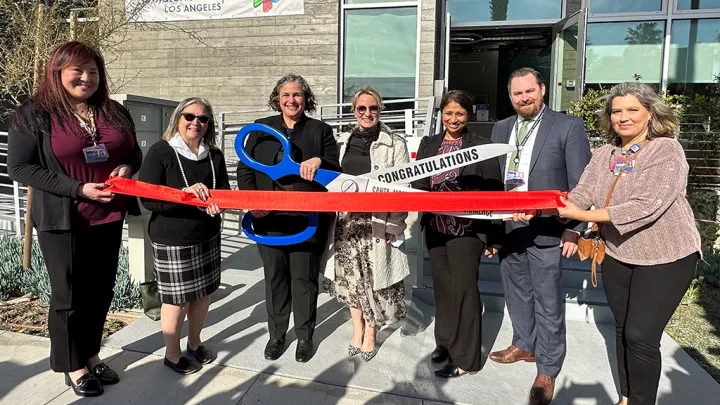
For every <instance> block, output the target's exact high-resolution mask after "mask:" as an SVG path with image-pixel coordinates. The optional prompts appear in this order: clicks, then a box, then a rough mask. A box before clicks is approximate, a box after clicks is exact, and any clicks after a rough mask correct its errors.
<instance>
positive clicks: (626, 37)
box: [585, 21, 665, 88]
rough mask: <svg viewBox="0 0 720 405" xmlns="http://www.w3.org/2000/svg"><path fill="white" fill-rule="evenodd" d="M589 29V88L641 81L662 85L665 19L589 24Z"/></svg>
mask: <svg viewBox="0 0 720 405" xmlns="http://www.w3.org/2000/svg"><path fill="white" fill-rule="evenodd" d="M587 32H588V35H587V48H586V49H587V50H586V53H585V61H586V62H585V63H586V69H585V83H586V87H588V88H597V87H599V86H602V87H610V86H613V85H615V84H618V83H623V82H629V81H634V80H639V81H641V82H643V83H648V84H650V85H654V87H655V88H659V86H660V80H661V78H662V49H663V41H664V39H665V23H664V22H662V21H653V22H637V21H636V22H621V23H598V24H588V31H587Z"/></svg>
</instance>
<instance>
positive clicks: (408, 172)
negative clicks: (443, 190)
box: [361, 143, 515, 183]
mask: <svg viewBox="0 0 720 405" xmlns="http://www.w3.org/2000/svg"><path fill="white" fill-rule="evenodd" d="M513 150H515V148H514V147H513V146H511V145H508V144H504V143H491V144H485V145H477V146H473V147H472V148H467V149H460V150H458V151H455V152H452V153H446V154H442V155H437V156H433V157H429V158H427V159H421V160H416V161H414V162H410V163H406V164H404V165H399V166H394V167H391V168H388V169H383V170H378V171H375V172H370V173H365V174H363V175H361V177H367V178H370V179H374V180H377V181H381V182H383V183H409V182H411V181H415V180H420V179H424V178H426V177H430V176H432V175H435V174H440V173H443V172H446V171H448V170H452V169H457V168H460V167H463V166H467V165H469V164H472V163H477V162H482V161H483V160H487V159H492V158H494V157H498V156H502V155H506V154H508V153H512V151H513Z"/></svg>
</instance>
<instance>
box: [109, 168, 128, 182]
mask: <svg viewBox="0 0 720 405" xmlns="http://www.w3.org/2000/svg"><path fill="white" fill-rule="evenodd" d="M113 177H123V178H126V179H129V178H131V177H132V168H131V167H130V166H128V165H120V166H118V167H116V168H115V170H113V171H112V173H110V178H113Z"/></svg>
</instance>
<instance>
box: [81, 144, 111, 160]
mask: <svg viewBox="0 0 720 405" xmlns="http://www.w3.org/2000/svg"><path fill="white" fill-rule="evenodd" d="M83 154H84V155H85V162H87V163H100V162H106V161H107V160H108V158H109V157H110V156H109V155H108V151H107V148H106V147H105V145H104V144H102V143H101V144H98V145H93V146H90V147H87V148H84V149H83Z"/></svg>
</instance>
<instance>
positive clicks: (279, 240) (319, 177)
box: [235, 123, 514, 246]
mask: <svg viewBox="0 0 720 405" xmlns="http://www.w3.org/2000/svg"><path fill="white" fill-rule="evenodd" d="M255 131H258V132H264V133H267V134H269V135H271V136H273V137H274V138H276V139H277V140H278V141H279V142H280V145H281V147H282V149H283V152H284V153H283V158H282V160H280V162H279V163H277V164H275V165H273V166H268V165H265V164H263V163H260V162H258V161H257V160H255V159H253V158H252V157H251V156H250V155H249V154H248V153H247V151H246V150H245V139H246V138H247V137H248V136H249V135H250V133H252V132H255ZM504 146H505V148H504V149H507V148H509V147H508V146H507V145H504ZM501 149H502V148H501ZM513 150H514V149H513ZM235 151H236V152H237V154H238V157H239V158H240V161H241V162H242V163H244V164H245V165H246V166H248V167H249V168H251V169H254V170H257V171H259V172H261V173H265V174H266V175H267V176H268V177H270V178H271V179H273V180H278V179H280V178H282V177H285V176H290V175H298V176H299V175H300V164H299V163H297V162H296V161H294V160H293V159H292V157H291V151H292V147H291V145H290V140H289V139H288V138H287V137H286V136H285V135H284V134H283V133H282V132H280V131H278V130H277V129H275V128H272V127H270V126H268V125H265V124H257V123H255V124H249V125H246V126H244V127H243V128H242V129H240V131H238V133H237V136H236V137H235ZM507 152H508V151H507V150H500V152H497V151H494V152H489V153H488V156H487V157H486V158H490V157H494V156H499V155H501V154H505V153H507ZM313 181H314V182H316V183H319V184H320V185H322V186H323V187H325V188H326V189H327V190H328V191H337V192H346V193H347V192H369V191H375V190H381V191H383V192H389V191H393V192H421V193H422V192H425V191H423V190H416V189H413V188H410V187H406V186H401V185H394V184H389V183H384V182H380V181H377V180H374V179H371V178H369V177H364V176H353V175H349V174H344V173H338V172H335V171H332V170H326V169H318V170H317V171H316V172H315V178H314V179H313ZM450 214H451V215H454V213H450ZM457 214H459V215H457V216H466V217H473V216H472V215H461V213H457ZM308 217H309V220H308V227H307V228H306V229H305V230H304V231H302V232H300V233H297V234H294V235H287V236H268V235H260V234H257V233H256V232H255V231H254V229H253V226H252V223H253V220H254V219H255V217H254V216H253V215H252V214H250V212H247V213H246V214H245V215H244V216H243V219H242V229H243V231H244V232H245V235H246V236H247V237H248V238H249V239H251V240H253V241H255V242H257V243H260V244H263V245H268V246H280V245H292V244H296V243H301V242H304V241H305V240H307V239H309V238H310V237H311V236H313V235H314V234H315V231H316V230H317V227H318V214H317V213H308Z"/></svg>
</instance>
